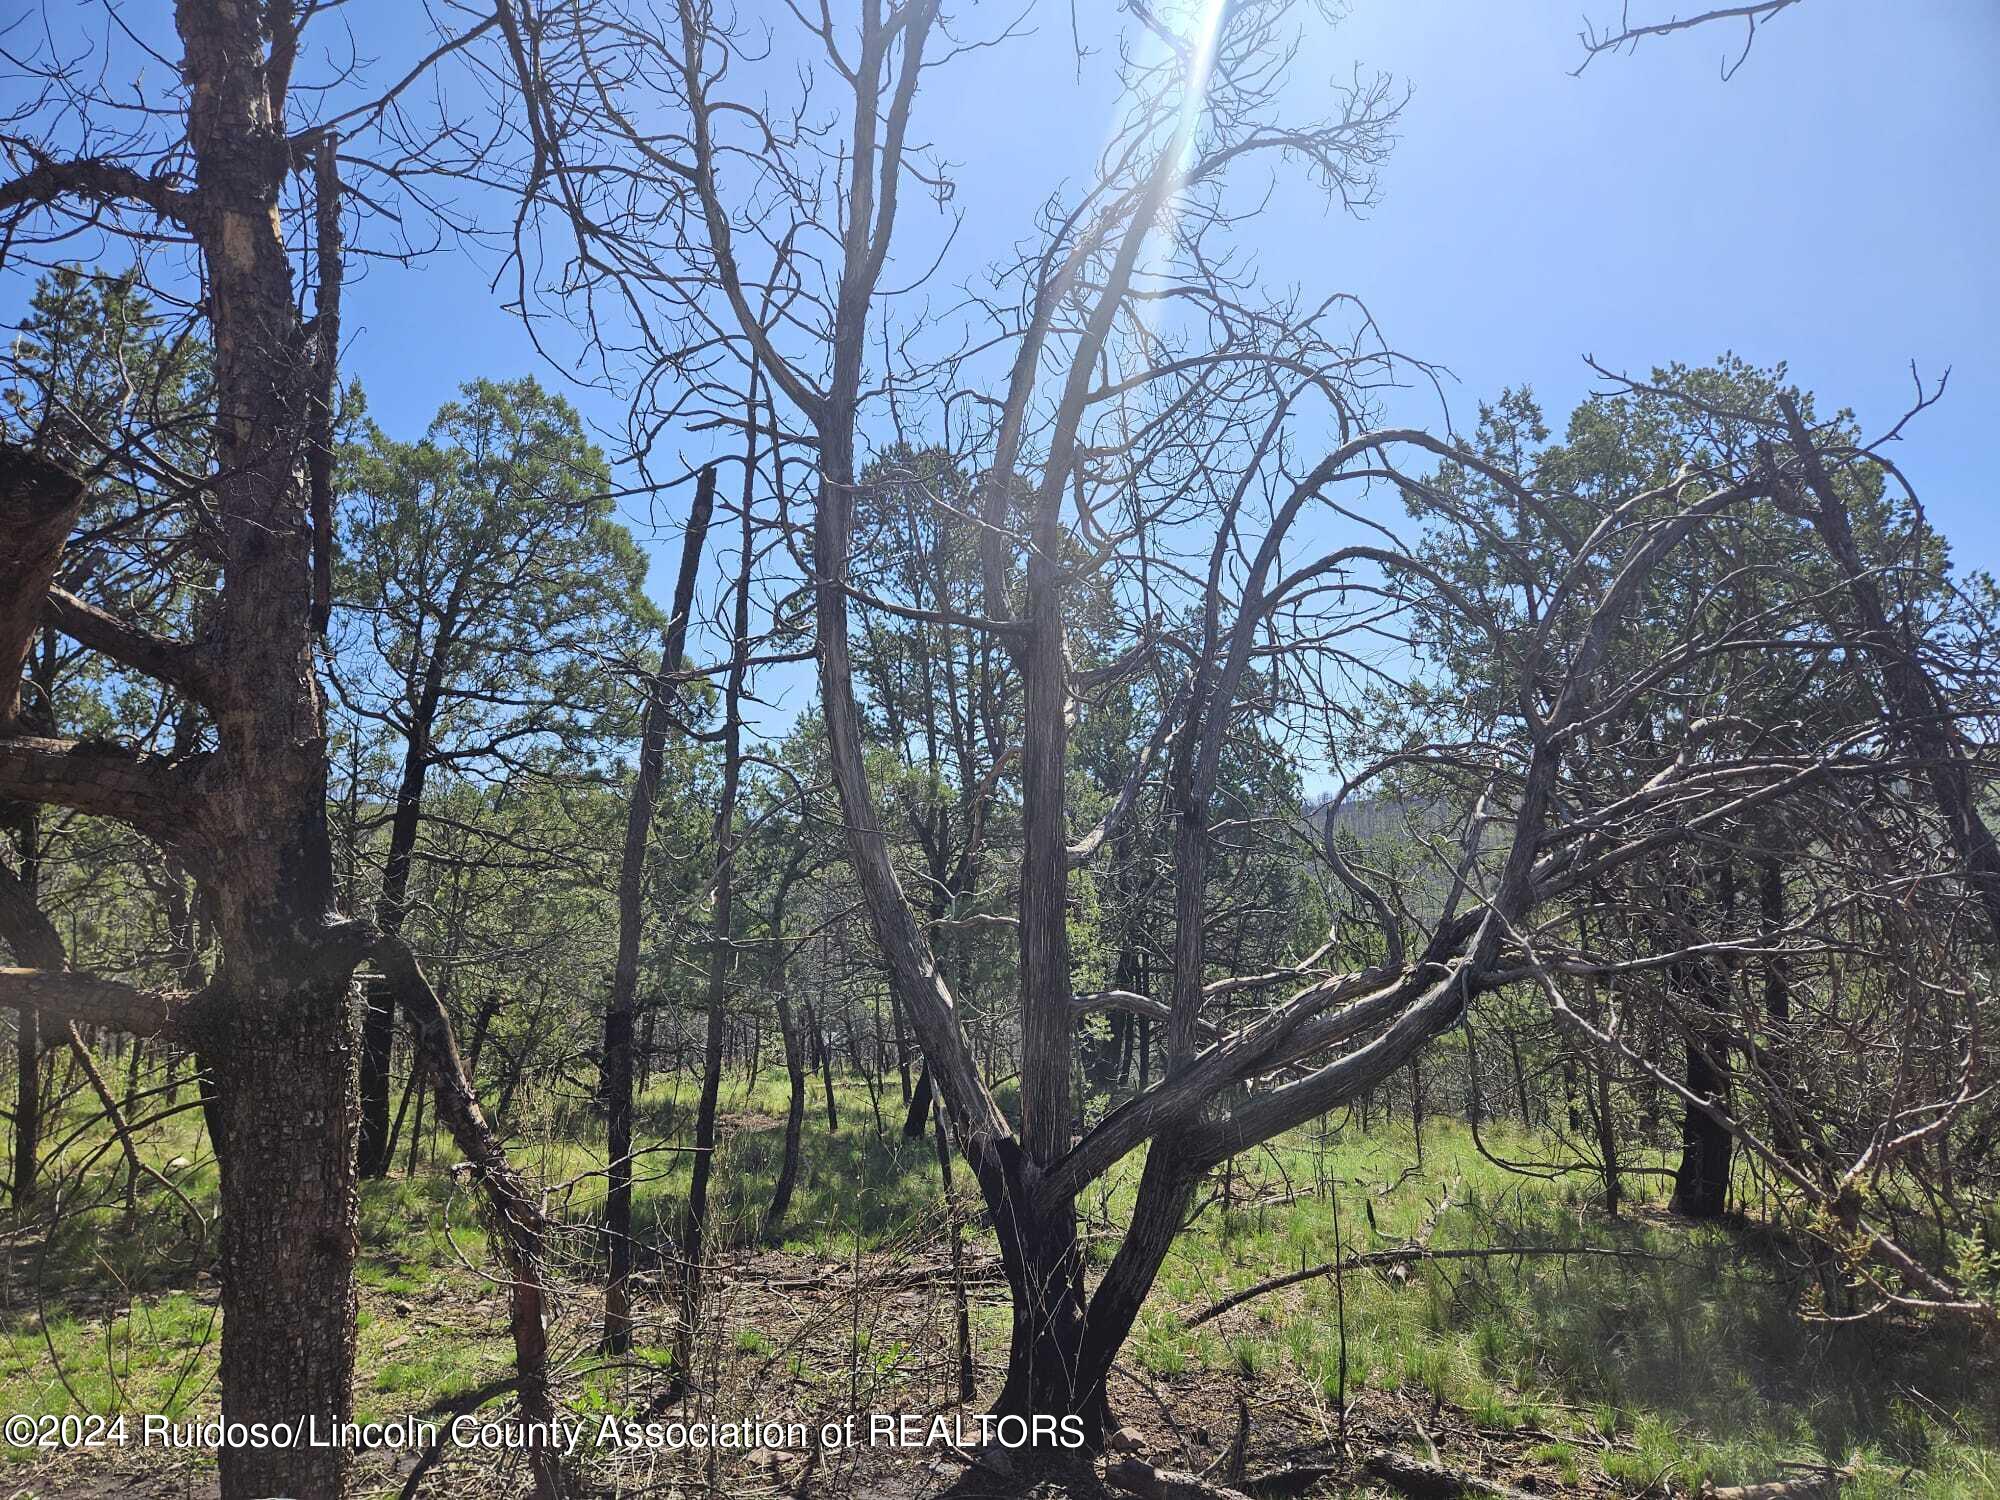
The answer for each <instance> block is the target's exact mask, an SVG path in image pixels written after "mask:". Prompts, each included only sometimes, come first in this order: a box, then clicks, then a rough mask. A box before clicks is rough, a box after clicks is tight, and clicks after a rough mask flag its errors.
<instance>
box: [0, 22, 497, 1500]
mask: <svg viewBox="0 0 2000 1500" xmlns="http://www.w3.org/2000/svg"><path fill="white" fill-rule="evenodd" d="M175 23H176V26H177V29H178V32H179V38H180V42H181V45H182V58H181V63H180V71H181V80H180V82H181V85H182V91H181V93H180V95H179V96H177V97H179V98H181V99H184V101H185V103H184V106H183V105H178V104H177V105H175V106H172V107H169V108H168V109H166V110H160V109H157V108H153V107H150V106H149V105H143V104H142V106H141V107H140V108H138V109H136V110H133V111H129V112H126V111H122V110H121V108H120V105H121V104H122V103H125V102H129V101H118V100H112V99H109V98H107V97H106V96H105V95H104V94H103V93H102V92H101V90H100V88H99V85H98V83H97V81H96V79H97V78H101V77H102V76H104V75H102V74H99V75H96V76H95V77H93V78H85V77H84V76H82V75H81V74H79V73H77V72H75V71H74V70H73V69H72V67H71V65H70V64H69V63H67V62H65V61H63V60H62V59H61V58H60V57H59V56H45V55H42V54H27V55H25V56H23V55H21V54H10V57H9V67H10V69H11V70H13V72H14V74H15V75H16V76H15V78H14V79H13V80H12V81H14V82H15V83H16V84H17V85H25V90H24V91H23V92H21V93H19V94H17V97H19V98H21V99H22V100H23V103H22V104H21V105H20V106H19V107H18V108H17V110H16V112H15V113H14V114H12V115H11V116H10V120H11V122H12V123H10V125H9V127H8V129H9V134H8V135H7V137H6V139H5V141H4V145H3V146H0V149H4V151H5V155H6V158H7V163H8V168H9V175H8V176H7V177H6V179H5V180H4V181H0V247H4V248H0V255H4V256H5V258H6V263H7V264H8V266H9V268H10V269H11V268H13V267H15V266H17V265H19V264H20V263H22V262H23V261H24V260H29V259H31V258H32V256H33V255H34V253H35V251H36V248H37V247H38V246H39V245H42V244H45V243H49V242H54V241H60V240H63V239H65V238H68V237H73V236H74V235H75V234H76V233H77V232H79V231H81V230H86V229H88V228H90V227H91V226H97V227H98V228H99V229H101V230H102V231H104V232H106V233H108V234H110V235H113V236H116V238H117V242H120V243H124V244H126V245H129V246H132V247H136V248H138V249H140V250H141V251H144V250H145V249H146V248H147V247H150V246H152V245H155V244H157V243H159V242H163V241H164V242H175V241H178V242H181V243H184V244H186V245H188V246H189V247H191V250H192V253H193V255H194V257H195V259H196V261H197V263H198V270H199V283H200V290H199V296H200V303H201V313H202V316H203V318H204V320H205V322H206V331H207V334H208V343H209V346H210V348H211V350H212V363H213V400H214V412H213V424H214V426H213V439H212V443H211V445H210V446H211V450H212V451H211V464H212V466H211V467H210V468H209V469H208V470H207V471H206V472H203V473H199V474H182V475H178V476H176V477H177V479H178V481H179V482H178V485H177V490H178V498H179V499H180V501H181V503H182V504H183V505H184V506H185V508H186V513H187V516H188V532H189V538H190V542H191V545H192V548H193V550H194V552H195V553H196V555H198V556H200V557H201V558H202V559H203V560H204V563H205V565H207V566H212V567H213V568H214V569H215V570H216V572H217V573H218V574H219V578H220V584H219V587H218V589H217V591H216V593H215V595H214V597H213V599H212V600H211V601H210V603H209V606H208V607H207V608H205V609H204V610H203V612H202V613H201V615H200V617H199V620H198V622H197V625H196V628H195V630H194V632H193V634H192V635H191V636H189V637H187V638H172V637H169V636H167V635H163V634H160V633H157V632H155V631H153V630H151V629H148V628H145V627H143V626H141V625H138V624H135V623H134V622H133V621H132V620H131V619H128V618H125V617H122V616H120V615H118V614H115V613H113V612H110V611H107V610H104V609H101V608H99V607H97V606H94V605H91V604H89V603H87V602H85V601H83V600H81V599H77V598H73V597H70V596H68V595H66V594H64V593H63V592H62V591H60V590H55V589H52V588H51V581H52V579H53V578H54V577H55V574H56V569H57V566H58V563H59V561H60V558H61V555H62V550H63V546H64V543H65V541H66V539H67V537H68V535H69V532H70V528H71V525H72V523H73V522H74V520H75V518H76V516H77V515H78V513H79V511H80V510H81V508H82V506H83V504H84V502H85V499H86V496H87V493H88V489H89V485H90V482H91V477H92V473H93V469H94V466H95V465H96V464H97V463H98V462H99V455H98V453H96V452H95V451H93V449H94V446H95V445H94V441H93V434H91V433H89V432H82V433H75V432H69V433H50V434H47V435H46V438H47V440H46V441H40V442H37V443H30V444H23V443H20V442H16V441H11V440H9V441H5V442H0V798H4V799H7V800H12V801H17V802H30V803H45V804H53V805H58V806H65V807H70V808H74V809H77V810H78V811H81V812H85V813H89V814H93V815H95V816H99V817H104V818H109V819H113V820H116V821H118V822H121V823H124V824H126V825H128V826H130V827H132V828H134V829H136V830H137V831H139V832H140V833H142V834H144V835H145V836H147V837H148V838H150V839H152V840H153V841H154V842H155V843H157V844H158V845H160V846H161V847H162V848H164V849H166V850H169V851H170V852H171V853H172V855H173V856H174V857H175V858H176V859H178V860H179V861H180V862H181V864H182V865H183V866H184V867H185V868H186V869H187V870H188V871H190V872H191V873H192V874H193V875H194V877H195V878H196V879H197V881H198V882H199V884H200V887H201V889H202V891H203V892H204V895H205V897H206V899H207V902H208V904H209V907H210V909H211V911H212V914H213V921H214V932H215V939H216V943H217V946H218V949H219V952H220V956H221V963H220V966H219V970H218V972H217V973H216V975H215V977H214V979H213V980H212V981H211V982H210V983H209V984H208V985H207V986H206V987H205V988H204V989H203V990H202V991H201V993H200V994H199V995H197V996H194V997H185V996H180V995H178V994H165V993H161V994H153V993H148V992H144V991H139V990H135V989H133V988H131V987H129V986H124V985H118V984H114V983H110V982H108V981H103V980H99V979H95V978H93V977H91V976H89V975H85V974H78V973H73V972H68V971H50V970H44V969H32V970H26V969H14V970H8V971H5V974H4V976H0V1000H4V1002H5V1003H7V1004H10V1005H11V1004H27V1005H31V1006H34V1007H38V1008H41V1009H43V1010H45V1011H47V1012H49V1013H51V1014H52V1015H54V1016H57V1017H62V1018H66V1019H70V1020H77V1021H88V1022H92V1023H95V1024H99V1025H108V1026H116V1027H121V1028H123V1029H126V1030H128V1031H131V1032H133V1033H135V1034H139V1035H158V1034H160V1033H161V1032H163V1031H167V1030H169V1029H170V1030H171V1031H172V1032H173V1034H174V1035H175V1037H176V1038H177V1039H178V1040H180V1041H182V1042H183V1043H186V1044H189V1045H192V1046H193V1047H194V1048H195V1049H196V1050H197V1052H198V1054H199V1055H200V1057H201V1058H202V1060H203V1062H204V1064H205V1065H206V1068H207V1070H208V1071H209V1073H210V1074H211V1075H212V1077H213V1081H214V1086H215V1089H216V1094H217V1098H216V1110H215V1118H216V1121H217V1123H218V1125H219V1126H220V1132H219V1139H218V1141H217V1142H216V1144H217V1148H218V1153H219V1157H220V1161H221V1178H222V1183H221V1196H222V1221H223V1222H222V1236H221V1274H222V1298H223V1313H224V1317H223V1331H222V1351H221V1386H222V1404H223V1412H224V1415H225V1416H226V1417H227V1418H228V1419H229V1420H230V1421H232V1422H245V1423H258V1422H262V1423H273V1422H294V1421H296V1420H297V1419H298V1417H299V1416H300V1414H302V1413H307V1414H314V1415H318V1416H320V1417H321V1418H322V1419H323V1420H324V1419H329V1418H330V1419H335V1420H339V1419H344V1418H346V1417H347V1416H348V1415H349V1414H350V1413H351V1411H352V1398H351V1391H350V1383H351V1377H352V1373H353V1367H354V1352H355V1307H356V1292H355V1280H354V1263H355V1256H356V1251H357V1248H358V1247H357V1242H356V1237H355V1233H356V1195H355V1175H354V1138H355V1126H356V1108H355V1098H354V1091H353V1083H352V1072H351V1068H352V1063H353V1061H354V1050H355V1045H356V1036H355V1031H356V1027H355V1024H354V1018H353V1012H352V1009H351V1007H350V1004H349V991H350V982H351V978H352V975H353V972H354V969H355V966H356V964H357V963H358V962H359V961H360V960H361V958H362V957H363V955H364V954H365V953H366V952H367V951H368V949H369V948H370V946H371V945H372V942H373V933H372V932H371V930H370V929H369V927H368V926H367V924H365V923H360V922H355V921H352V920H348V919H344V918H342V917H341V916H339V915H338V914H337V911H336V901H335V894H336V891H335V880H334V864H333V856H332V851H331V848H330V843H329V838H328V828H327V805H326V792H327V753H326V737H325V715H324V704H323V700H322V698H321V694H320V689H319V684H318V680H317V676H316V673H315V671H314V662H313V654H314V649H315V644H316V642H317V640H318V638H319V635H320V632H321V631H322V630H323V629H324V627H325V623H326V619H327V611H328V608H329V604H330V576H331V575H330V557H331V524H332V494H331V488H330V482H329V478H328V476H329V472H330V470H329V463H328V458H329V454H328V451H327V449H328V432H329V424H330V414H331V411H332V396H333V379H334V364H335V357H336V353H337V350H338V346H339V328H340V323H339V309H340V288H341V268H342V261H343V253H344V245H343V238H344V229H345V223H344V213H345V212H346V210H347V209H348V208H349V206H350V205H349V200H348V198H347V196H346V195H345V194H344V193H343V190H342V185H341V171H342V165H343V164H345V163H347V162H348V161H349V160H350V158H349V155H348V153H347V152H346V151H344V150H343V149H342V142H341V129H342V127H348V128H350V129H351V130H352V131H354V132H357V133H366V132H367V131H369V130H371V129H375V128H377V127H378V126H380V125H381V124H382V122H383V121H384V119H385V118H386V116H387V103H386V102H380V101H378V102H377V103H375V104H373V105H363V106H361V107H359V108H358V109H356V110H355V111H353V112H351V113H350V114H348V115H345V116H342V117H341V118H340V119H339V120H338V121H332V120H327V121H319V122H309V123H305V124H301V123H299V121H298V120H297V118H295V112H294V111H293V110H292V109H290V108H288V106H289V105H290V104H291V103H292V102H293V99H294V91H293V90H292V87H291V85H292V81H293V80H292V68H293V64H294V62H295V60H296V59H297V57H298V56H299V52H300V30H299V28H300V26H301V25H302V24H303V21H302V13H301V12H300V10H299V9H298V8H297V7H294V6H292V5H290V4H284V3H272V4H268V5H258V4H241V5H209V4H199V3H193V0H189V3H183V4H181V5H180V6H179V7H178V8H177V10H176V13H175ZM486 29H487V27H486V26H485V25H479V26H476V27H474V28H473V30H472V32H471V33H469V34H467V35H464V36H459V37H451V38H447V39H446V41H445V42H444V43H443V44H442V45H441V46H440V48H439V49H438V50H437V52H436V53H434V54H433V56H432V58H431V59H430V63H431V64H435V63H436V62H437V60H438V59H440V58H442V57H445V56H449V55H450V54H452V53H453V52H455V51H456V50H458V49H459V48H460V47H462V46H463V45H465V44H466V42H467V41H468V40H470V39H471V38H472V37H475V36H477V35H479V34H482V33H483V32H484V31H485V30H486ZM37 88H39V89H40V91H41V92H40V94H39V99H37V97H36V96H35V93H34V90H35V89H37ZM297 97H300V98H309V97H311V95H309V94H308V93H307V92H306V91H304V90H300V91H298V92H297ZM106 118H111V119H116V120H118V121H120V122H121V123H120V124H118V125H117V126H116V127H115V128H107V126H106V125H105V123H104V121H105V119H106ZM37 132H38V133H37ZM150 132H157V133H156V134H155V133H150ZM404 160H405V162H408V161H410V160H413V158H404ZM301 239H302V240H303V241H304V243H305V244H306V246H307V247H308V250H307V252H306V254H305V255H304V256H303V257H299V256H295V254H294V246H295V245H296V244H297V243H298V242H299V241H300V240H301ZM301 259H303V262H304V264H303V266H301V264H300V260H301ZM302 271H303V273H304V274H301V272H302ZM300 284H310V285H312V286H313V287H314V289H315V292H314V305H313V306H312V308H311V309H310V311H308V310H307V309H306V308H305V307H302V306H301V305H300V300H299V297H298V294H297V292H296V291H295V288H296V287H297V286H298V285H300ZM45 624H46V625H49V626H52V627H54V628H56V629H59V630H61V631H63V632H64V633H65V634H67V635H69V636H71V637H72V638H74V639H75V640H76V641H78V642H79V643H80V644H82V645H84V646H86V647H89V648H90V649H92V650H95V651H97V652H99V653H100V654H102V655H103V656H104V657H106V658H107V659H108V660H110V661H111V662H113V663H114V664H116V666H117V667H119V668H120V669H123V670H125V671H128V672H130V673H133V674H136V675H138V676H141V677H146V678H151V679H154V680H155V681H157V682H160V683H163V684H166V685H167V686H169V687H170V688H172V689H173V690H174V691H175V692H176V693H178V694H179V695H181V696H182V697H183V698H185V699H186V700H187V701H188V702H190V703H191V704H194V705H196V706H197V707H198V709H199V711H200V713H201V714H202V716H203V717H204V718H205V719H206V720H207V722H208V723H209V725H210V726H211V727H212V735H213V742H212V744H211V745H209V746H206V747H203V748H199V749H196V748H194V747H191V746H190V747H185V748H184V749H182V750H181V751H179V752H178V753H170V754H160V753H155V752H144V751H140V750H137V749H134V748H132V747H128V746H123V745H119V744H116V743H105V742H97V741H78V740H73V739H65V738H61V737H58V736H53V735H50V734H47V733H38V732H36V728H35V726H34V725H33V724H31V723H29V722H27V721H25V720H24V717H23V715H22V712H21V698H20V679H21V671H20V669H21V664H22V662H23V660H24V658H25V656H26V654H27V652H28V650H29V648H30V644H31V642H32V640H33V638H34V635H35V632H36V630H37V629H38V628H40V627H41V626H43V625H45ZM220 1459H221V1478H222V1493H223V1495H224V1496H225V1497H227V1500H248V1497H253V1496H265V1495H271V1494H277V1493H284V1494H289V1495H295V1496H299V1497H303V1500H336V1497H338V1496H340V1495H341V1494H342V1493H343V1489H344V1480H345V1476H346V1472H347V1468H348V1462H349V1455H348V1453H347V1451H346V1450H345V1449H343V1448H341V1447H338V1446H329V1447H323V1448H308V1447H303V1446H299V1447H291V1448H276V1447H228V1448H225V1449H224V1450H223V1451H222V1453H221V1454H220Z"/></svg>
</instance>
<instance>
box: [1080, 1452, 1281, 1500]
mask: <svg viewBox="0 0 2000 1500" xmlns="http://www.w3.org/2000/svg"><path fill="white" fill-rule="evenodd" d="M1104 1482H1105V1483H1106V1484H1112V1485H1116V1486H1117V1487H1118V1488H1119V1489H1121V1490H1124V1491H1125V1492H1126V1493H1127V1494H1131V1495H1139V1496H1141V1497H1143V1500H1250V1497H1249V1496H1248V1495H1246V1494H1244V1493H1243V1491H1241V1490H1232V1489H1230V1488H1229V1486H1227V1485H1223V1484H1210V1483H1209V1482H1208V1481H1207V1480H1206V1479H1200V1478H1197V1477H1196V1476H1195V1475H1193V1474H1188V1473H1183V1472H1182V1471H1181V1470H1179V1469H1156V1468H1154V1467H1153V1466H1152V1465H1151V1464H1149V1463H1147V1462H1146V1461H1145V1460H1144V1459H1143V1458H1134V1457H1132V1456H1131V1455H1130V1454H1127V1455H1126V1456H1125V1457H1124V1458H1121V1459H1119V1460H1118V1461H1117V1462H1115V1463H1110V1464H1106V1465H1105V1466H1104Z"/></svg>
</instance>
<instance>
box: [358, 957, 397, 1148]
mask: <svg viewBox="0 0 2000 1500" xmlns="http://www.w3.org/2000/svg"><path fill="white" fill-rule="evenodd" d="M362 995H363V998H364V1000H365V1002H366V1005H367V1009H366V1010H365V1011H364V1012H363V1013H362V1018H361V1131H360V1140H359V1147H358V1151H357V1154H356V1162H355V1170H356V1171H357V1172H359V1173H360V1175H361V1176H363V1177H382V1176H384V1175H386V1174H387V1173H388V1170H389V1159H390V1157H391V1156H392V1155H394V1153H395V1149H396V1145H395V1138H394V1132H393V1130H392V1129H391V1121H390V1118H389V1092H390V1082H391V1076H390V1075H391V1073H392V1071H393V1068H394V1063H395V1046H396V1007H395V1002H394V1001H393V1000H392V999H391V998H390V997H389V995H388V993H387V991H386V990H385V989H384V987H383V986H381V985H379V984H372V983H371V984H367V985H364V986H363V988H362Z"/></svg>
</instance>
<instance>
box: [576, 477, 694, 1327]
mask: <svg viewBox="0 0 2000 1500" xmlns="http://www.w3.org/2000/svg"><path fill="white" fill-rule="evenodd" d="M714 508H715V470H714V469H712V468H708V469H703V470H702V471H701V477H700V479H699V480H698V481H697V483H696V485H695V493H694V505H693V508H692V509H691V510H690V511H689V512H688V522H687V529H686V530H685V532H684V533H683V535H682V540H681V565H680V572H679V574H678V575H677V577H676V579H675V582H674V601H673V613H672V614H671V615H669V616H668V618H667V628H666V635H665V640H664V642H663V643H662V645H661V647H660V666H659V670H658V671H656V672H654V673H653V674H652V675H651V676H650V677H649V678H648V679H647V681H646V694H645V697H646V712H645V718H644V723H643V725H642V726H641V729H640V740H639V763H638V766H637V768H636V769H635V771H634V773H633V778H632V794H631V800H630V801H629V802H628V803H627V804H626V814H625V848H624V853H623V855H622V857H621V860H620V863H619V867H618V960H617V967H616V968H615V969H614V970H613V972H612V976H611V998H610V1000H609V1002H608V1003H607V1004H606V1006H605V1008H604V1061H603V1076H602V1078H601V1080H600V1083H599V1087H600V1090H601V1092H602V1102H603V1105H604V1117H605V1151H606V1154H607V1157H608V1160H607V1162H606V1165H605V1172H606V1175H607V1178H608V1181H609V1187H608V1188H607V1190H606V1192H605V1198H604V1246H605V1260H606V1263H607V1266H608V1268H609V1275H608V1278H607V1280H606V1281H605V1286H604V1348H605V1349H606V1351H607V1352H611V1353H618V1352H622V1351H624V1350H626V1349H629V1348H631V1347H632V1294H631V1287H630V1280H631V1275H632V1022H633V1016H634V1007H635V1005H636V1003H637V1001H638V996H639V938H640V929H641V925H642V923H643V920H644V896H645V888H646V851H647V848H648V846H649V845H650V843H651V841H652V834H653V812H654V809H655V807H656V806H657V805H658V800H659V790H660V771H661V766H662V763H663V762H664V760H665V758H666V751H667V737H668V735H669V734H670V733H672V730H673V726H674V723H675V712H674V700H675V695H676V689H675V684H676V682H677V681H678V678H679V675H680V671H681V664H682V657H683V656H684V654H685V652H686V649H687V628H688V616H689V615H690V614H691V613H692V611H693V609H694V588H695V575H696V574H697V573H698V572H699V571H700V568H701V551H702V546H703V544H704V542H705V541H706V540H707V537H708V522H709V517H710V516H711V515H712V514H713V512H714Z"/></svg>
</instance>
